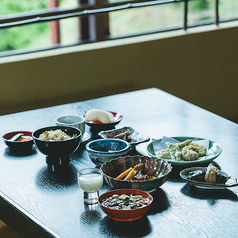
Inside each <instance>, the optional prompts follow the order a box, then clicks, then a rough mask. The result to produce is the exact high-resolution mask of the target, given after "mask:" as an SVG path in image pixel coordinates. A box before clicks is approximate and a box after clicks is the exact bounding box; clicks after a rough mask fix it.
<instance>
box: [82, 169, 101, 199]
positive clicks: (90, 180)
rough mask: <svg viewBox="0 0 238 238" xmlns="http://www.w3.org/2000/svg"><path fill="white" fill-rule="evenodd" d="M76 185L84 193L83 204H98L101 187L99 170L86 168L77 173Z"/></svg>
mask: <svg viewBox="0 0 238 238" xmlns="http://www.w3.org/2000/svg"><path fill="white" fill-rule="evenodd" d="M78 184H79V187H80V188H82V189H83V191H84V202H85V203H87V204H95V203H97V202H98V197H99V192H98V190H99V188H101V187H102V185H103V174H102V171H101V170H100V169H96V168H86V169H81V170H79V171H78Z"/></svg>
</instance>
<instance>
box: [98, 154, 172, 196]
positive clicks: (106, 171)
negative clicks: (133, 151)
mask: <svg viewBox="0 0 238 238" xmlns="http://www.w3.org/2000/svg"><path fill="white" fill-rule="evenodd" d="M140 163H144V164H145V170H146V173H148V170H151V172H152V174H153V175H154V176H155V177H156V178H154V179H148V180H131V181H125V180H121V179H116V177H117V176H118V175H119V174H121V173H122V172H123V171H125V170H127V169H128V168H130V167H134V166H135V165H137V164H140ZM101 170H102V171H103V176H104V179H105V181H106V182H107V183H108V185H109V186H111V187H112V188H117V189H121V188H129V189H139V190H142V191H146V192H152V191H154V190H156V189H157V188H158V187H160V186H162V185H163V184H164V183H165V182H166V180H167V177H168V175H169V173H170V172H171V171H172V166H171V164H169V163H168V162H166V161H164V160H162V159H158V158H155V157H148V156H141V155H134V156H130V155H127V156H125V157H118V158H116V159H111V160H110V161H108V162H106V163H104V164H103V165H102V166H101Z"/></svg>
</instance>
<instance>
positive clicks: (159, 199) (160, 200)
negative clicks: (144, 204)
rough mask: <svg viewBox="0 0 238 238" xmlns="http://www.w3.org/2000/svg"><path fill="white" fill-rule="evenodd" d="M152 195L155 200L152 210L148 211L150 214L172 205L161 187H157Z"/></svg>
mask: <svg viewBox="0 0 238 238" xmlns="http://www.w3.org/2000/svg"><path fill="white" fill-rule="evenodd" d="M151 195H152V196H153V199H154V200H153V203H152V205H151V207H150V210H149V211H148V212H147V214H148V215H154V214H157V213H161V212H163V211H165V210H167V209H168V208H169V207H170V202H169V199H168V197H167V195H166V193H165V192H164V191H163V190H162V189H161V188H158V189H156V190H155V191H154V192H152V193H151Z"/></svg>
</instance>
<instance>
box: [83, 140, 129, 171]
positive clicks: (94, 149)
mask: <svg viewBox="0 0 238 238" xmlns="http://www.w3.org/2000/svg"><path fill="white" fill-rule="evenodd" d="M130 149H131V146H130V144H129V143H128V142H127V141H124V140H120V139H97V140H93V141H91V142H89V143H88V144H86V150H87V152H88V154H89V157H90V159H91V160H92V162H93V163H94V164H95V165H97V166H101V165H102V164H104V163H105V162H106V161H109V160H111V159H112V158H115V157H119V156H125V155H126V154H127V153H128V152H129V151H130Z"/></svg>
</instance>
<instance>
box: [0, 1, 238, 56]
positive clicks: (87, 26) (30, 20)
mask: <svg viewBox="0 0 238 238" xmlns="http://www.w3.org/2000/svg"><path fill="white" fill-rule="evenodd" d="M50 1H51V3H52V6H53V8H49V9H43V10H37V11H30V12H23V13H17V14H14V15H12V14H11V16H9V15H5V16H2V17H0V30H1V29H5V28H9V27H14V26H22V25H27V24H34V23H41V22H50V23H51V24H52V23H57V22H59V20H61V19H66V18H71V17H78V19H79V40H78V43H77V44H75V45H78V44H85V43H92V42H99V41H106V40H112V39H115V38H112V37H111V36H110V32H109V13H110V12H113V11H120V10H125V9H133V8H139V7H145V6H153V5H161V4H173V3H178V2H183V3H184V17H183V27H181V28H180V27H179V28H171V29H166V30H162V31H154V32H150V33H158V32H166V31H173V30H181V29H183V30H185V31H186V30H187V29H188V28H192V27H197V26H201V25H212V24H215V25H216V26H218V25H219V24H220V23H221V22H225V21H221V20H220V19H219V0H214V3H215V21H208V22H206V23H202V24H193V25H189V24H188V4H189V2H190V1H192V0H135V1H123V2H116V3H109V2H108V0H106V1H105V0H78V7H77V8H70V9H62V8H61V7H59V6H57V4H56V1H58V0H50ZM54 4H55V5H54ZM232 20H237V19H231V20H228V21H232ZM54 27H55V29H56V30H55V31H56V33H55V34H56V35H57V37H58V38H57V37H56V40H52V47H51V48H45V49H41V50H27V49H26V50H13V52H11V51H6V52H2V53H0V57H1V56H8V55H15V54H23V53H30V52H37V51H42V50H49V49H55V48H62V47H67V46H62V45H61V44H60V37H59V31H60V28H59V25H57V24H55V26H54ZM54 27H53V26H52V28H54ZM57 28H58V30H57ZM144 34H149V33H148V32H147V33H141V34H133V35H128V36H124V37H119V38H125V37H133V36H138V35H144ZM52 37H53V36H52ZM116 39H118V37H117V38H116ZM70 46H72V45H70ZM17 52H18V53H17Z"/></svg>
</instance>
